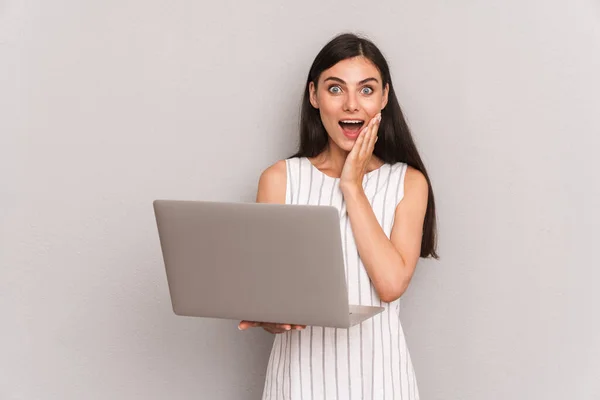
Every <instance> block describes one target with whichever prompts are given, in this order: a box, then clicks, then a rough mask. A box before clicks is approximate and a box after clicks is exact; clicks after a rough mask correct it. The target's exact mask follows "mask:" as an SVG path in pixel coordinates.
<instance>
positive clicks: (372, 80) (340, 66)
mask: <svg viewBox="0 0 600 400" xmlns="http://www.w3.org/2000/svg"><path fill="white" fill-rule="evenodd" d="M309 91H310V102H311V104H312V106H313V107H315V108H318V109H319V112H320V114H321V121H323V125H324V126H325V129H326V130H327V134H328V135H329V141H330V144H335V145H337V146H338V147H339V148H341V149H342V150H345V151H350V150H352V146H354V142H355V140H356V138H357V137H358V134H359V133H360V131H361V129H362V128H363V127H364V126H366V124H368V123H369V121H370V120H371V119H372V118H373V117H374V116H375V115H377V113H379V112H381V110H382V109H383V108H384V107H385V106H386V104H387V98H388V96H387V95H388V86H387V85H386V87H385V88H383V87H382V80H381V75H380V73H379V70H378V69H377V67H375V65H374V64H373V63H372V62H371V61H369V60H368V59H366V58H364V57H362V56H359V57H354V58H349V59H347V60H343V61H340V62H338V63H337V64H335V65H334V66H333V67H331V68H329V69H327V70H325V71H323V73H322V74H321V76H320V77H319V82H318V85H317V87H315V85H314V84H313V83H312V82H311V83H310V84H309ZM331 142H333V143H331Z"/></svg>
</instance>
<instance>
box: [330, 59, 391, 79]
mask: <svg viewBox="0 0 600 400" xmlns="http://www.w3.org/2000/svg"><path fill="white" fill-rule="evenodd" d="M329 77H336V78H340V79H342V80H343V81H344V82H346V83H347V84H356V83H358V82H360V81H362V80H363V79H366V78H377V80H378V81H379V82H380V83H381V74H380V73H379V70H378V69H377V67H376V66H375V64H373V62H371V60H369V59H367V58H365V57H362V56H359V57H354V58H348V59H346V60H342V61H340V62H338V63H337V64H335V65H334V66H332V67H331V68H329V69H326V70H325V71H323V73H322V74H321V76H320V77H319V81H321V82H323V81H324V80H325V79H327V78H329Z"/></svg>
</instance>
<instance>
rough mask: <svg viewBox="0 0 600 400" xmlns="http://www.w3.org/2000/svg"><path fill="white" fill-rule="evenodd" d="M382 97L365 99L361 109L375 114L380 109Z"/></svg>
mask: <svg viewBox="0 0 600 400" xmlns="http://www.w3.org/2000/svg"><path fill="white" fill-rule="evenodd" d="M381 105H382V99H381V98H376V99H375V98H370V99H365V101H363V103H362V107H363V110H365V111H366V112H367V114H369V115H375V114H377V113H378V112H379V111H381Z"/></svg>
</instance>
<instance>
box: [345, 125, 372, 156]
mask: <svg viewBox="0 0 600 400" xmlns="http://www.w3.org/2000/svg"><path fill="white" fill-rule="evenodd" d="M370 127H371V122H369V124H367V126H365V127H364V128H363V130H362V131H360V133H359V134H358V137H357V138H356V141H355V142H354V145H353V146H352V150H350V155H359V154H360V150H361V149H362V147H363V143H364V141H365V137H366V135H367V134H368V133H369V129H370Z"/></svg>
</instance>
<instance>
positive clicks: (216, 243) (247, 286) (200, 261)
mask: <svg viewBox="0 0 600 400" xmlns="http://www.w3.org/2000/svg"><path fill="white" fill-rule="evenodd" d="M153 206H154V214H155V217H156V223H157V228H158V235H159V240H160V246H161V250H162V255H163V260H164V264H165V269H166V275H167V281H168V287H169V293H170V298H171V303H172V307H173V311H174V313H175V314H176V315H180V316H189V317H205V318H220V319H231V320H237V321H240V320H248V321H261V322H272V323H282V324H297V325H307V326H322V327H332V328H349V327H351V326H354V325H356V324H358V323H360V322H362V321H364V320H366V319H368V318H371V317H373V316H374V315H377V314H379V313H380V312H382V311H383V309H384V308H383V307H372V306H359V305H350V304H348V289H347V287H346V275H345V272H344V259H343V253H342V240H341V231H340V218H339V212H338V210H337V209H336V208H335V207H333V206H315V205H290V204H267V203H227V202H211V201H189V200H155V201H154V202H153Z"/></svg>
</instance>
